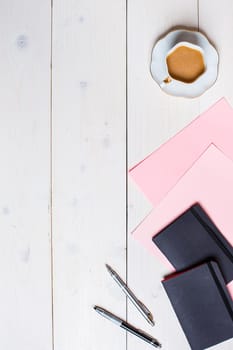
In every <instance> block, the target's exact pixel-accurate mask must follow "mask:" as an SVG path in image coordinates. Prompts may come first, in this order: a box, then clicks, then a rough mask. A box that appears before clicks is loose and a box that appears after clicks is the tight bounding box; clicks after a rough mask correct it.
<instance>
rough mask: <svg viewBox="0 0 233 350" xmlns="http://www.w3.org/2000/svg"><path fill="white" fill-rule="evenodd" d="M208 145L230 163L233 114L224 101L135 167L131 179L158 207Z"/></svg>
mask: <svg viewBox="0 0 233 350" xmlns="http://www.w3.org/2000/svg"><path fill="white" fill-rule="evenodd" d="M211 143H214V144H215V145H216V146H217V147H218V148H219V149H220V150H221V151H222V152H224V153H225V154H226V155H227V156H228V157H229V158H231V159H232V160H233V110H232V108H231V107H230V105H229V104H228V103H227V101H226V100H225V99H224V98H222V99H221V100H219V101H218V102H217V103H216V104H214V105H213V106H212V107H211V108H210V109H208V110H207V111H206V112H205V113H203V114H201V115H200V116H199V117H198V118H196V119H195V120H194V121H193V122H192V123H191V124H189V125H188V126H187V127H186V128H184V129H183V130H182V131H180V132H179V133H178V134H177V135H175V136H174V137H173V138H171V139H170V140H169V141H168V142H166V143H165V144H163V145H162V146H161V147H160V148H159V149H158V150H156V151H155V152H153V153H152V154H151V155H149V156H148V157H147V158H146V159H144V160H143V161H142V162H140V163H139V164H137V165H136V166H134V167H133V168H132V169H131V170H130V175H131V177H132V178H133V180H134V181H135V182H136V184H137V185H138V186H139V188H140V189H141V190H142V191H143V192H144V194H145V195H146V196H147V197H148V198H149V199H150V200H151V202H152V203H153V204H154V205H157V204H158V203H159V202H160V201H161V200H162V199H163V198H164V197H165V195H166V194H167V193H168V192H169V190H170V189H171V188H173V186H174V185H175V184H176V183H177V181H178V180H179V179H180V178H181V177H182V176H183V175H184V173H185V172H186V171H187V170H188V169H189V168H190V167H191V166H192V164H193V163H194V162H195V161H196V160H197V159H198V158H199V157H200V155H201V154H202V153H203V152H204V151H205V149H206V148H207V147H208V146H209V145H210V144H211Z"/></svg>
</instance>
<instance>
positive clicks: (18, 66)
mask: <svg viewBox="0 0 233 350" xmlns="http://www.w3.org/2000/svg"><path fill="white" fill-rule="evenodd" d="M0 8H1V21H0V32H1V38H2V40H1V45H0V50H1V52H0V55H1V64H0V76H1V80H0V95H1V104H0V115H1V117H0V119H1V128H0V159H1V175H0V177H1V181H0V193H1V196H0V217H1V220H0V232H1V233H0V275H1V288H0V298H1V300H2V302H1V318H0V348H1V349H4V350H12V349H24V350H32V349H34V350H41V349H45V350H51V349H52V331H51V323H52V317H51V277H50V223H49V221H50V220H49V210H48V208H49V202H50V189H49V169H50V164H49V162H50V153H49V149H50V148H49V125H50V4H49V2H48V1H45V0H41V1H39V2H38V1H36V0H30V1H28V0H22V1H16V0H9V1H4V2H1V5H0Z"/></svg>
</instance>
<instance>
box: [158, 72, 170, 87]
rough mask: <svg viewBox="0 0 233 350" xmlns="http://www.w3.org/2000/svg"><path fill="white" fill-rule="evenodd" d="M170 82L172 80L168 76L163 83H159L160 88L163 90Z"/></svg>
mask: <svg viewBox="0 0 233 350" xmlns="http://www.w3.org/2000/svg"><path fill="white" fill-rule="evenodd" d="M171 82H172V78H171V77H170V76H169V75H168V76H167V77H166V78H165V79H163V81H162V82H161V83H160V87H161V88H163V87H164V86H165V85H167V84H170V83H171Z"/></svg>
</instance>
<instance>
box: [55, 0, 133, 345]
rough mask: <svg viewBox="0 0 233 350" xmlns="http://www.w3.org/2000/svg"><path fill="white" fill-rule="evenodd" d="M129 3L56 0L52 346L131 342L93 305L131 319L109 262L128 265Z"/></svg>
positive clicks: (121, 266) (120, 268)
mask: <svg viewBox="0 0 233 350" xmlns="http://www.w3.org/2000/svg"><path fill="white" fill-rule="evenodd" d="M125 16H126V8H125V1H114V0H111V1H109V0H101V1H98V2H97V1H91V0H83V1H79V2H76V1H72V0H55V1H54V10H53V18H54V20H53V33H54V36H53V40H54V41H53V238H54V239H53V241H54V244H53V247H54V330H55V350H74V349H82V350H90V349H93V350H94V349H95V350H96V349H101V350H105V349H106V350H107V349H112V350H117V349H126V336H125V333H124V331H122V330H121V329H120V328H117V327H116V326H115V325H114V324H112V323H111V322H109V321H107V320H105V319H103V318H102V317H100V316H99V315H98V314H97V313H95V312H94V311H93V309H92V307H93V305H94V304H99V305H100V306H103V307H106V308H107V309H110V310H111V311H112V312H115V313H116V314H118V315H119V316H122V317H123V318H125V316H126V300H125V297H124V295H123V294H122V292H121V291H120V290H119V287H118V286H117V285H116V284H115V282H113V281H112V279H111V278H110V276H109V275H108V273H107V272H106V269H105V263H109V264H110V265H112V266H113V267H115V269H117V270H118V271H119V273H120V274H121V275H122V276H123V277H125V271H126V250H125V249H126V201H125V198H126V107H125V106H126V88H125V85H126V79H125V77H126V75H125V65H126V62H125V59H126V43H125V23H126V18H125Z"/></svg>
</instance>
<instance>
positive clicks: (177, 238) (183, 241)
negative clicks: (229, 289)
mask: <svg viewBox="0 0 233 350" xmlns="http://www.w3.org/2000/svg"><path fill="white" fill-rule="evenodd" d="M153 242H154V243H155V244H156V245H157V247H158V248H159V249H160V250H161V251H162V252H163V254H164V255H165V256H166V257H167V259H168V260H169V261H170V262H171V264H172V265H173V266H174V268H175V269H176V270H177V271H181V270H183V269H187V268H189V267H192V266H194V265H197V264H200V263H202V262H204V261H206V260H214V261H216V262H217V263H218V265H219V268H220V270H221V272H222V274H223V277H224V279H225V281H226V283H228V282H230V281H232V280H233V248H232V246H231V245H230V244H229V243H228V241H227V240H226V239H225V237H224V236H223V235H222V234H221V232H220V231H219V230H218V228H217V227H216V225H215V224H214V223H213V222H212V221H211V219H210V218H209V217H208V215H207V214H206V213H205V211H204V210H203V209H202V208H201V206H200V205H199V204H195V205H193V206H192V207H191V208H190V209H188V210H187V211H186V212H184V213H183V214H182V215H181V216H179V217H178V218H177V219H176V220H175V221H173V222H172V223H171V224H169V225H168V226H167V227H165V228H164V229H163V230H162V231H161V232H159V233H158V234H157V235H156V236H154V237H153Z"/></svg>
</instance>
